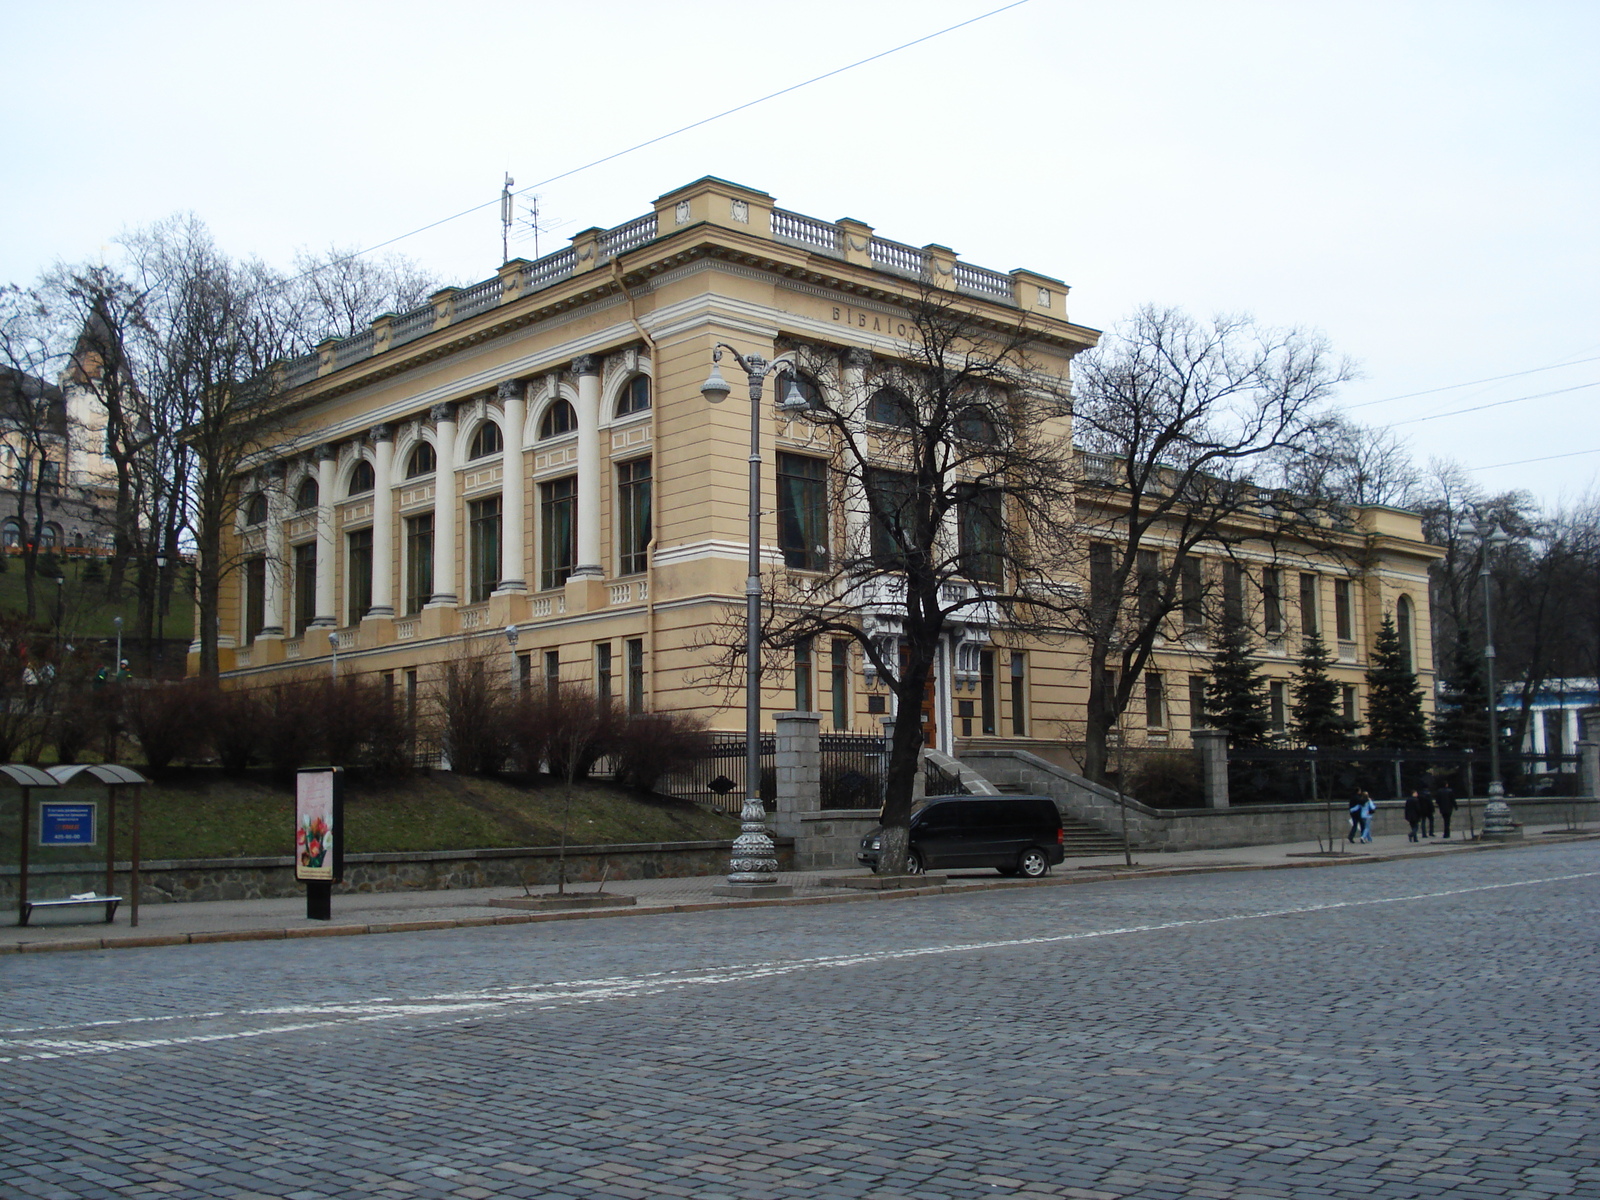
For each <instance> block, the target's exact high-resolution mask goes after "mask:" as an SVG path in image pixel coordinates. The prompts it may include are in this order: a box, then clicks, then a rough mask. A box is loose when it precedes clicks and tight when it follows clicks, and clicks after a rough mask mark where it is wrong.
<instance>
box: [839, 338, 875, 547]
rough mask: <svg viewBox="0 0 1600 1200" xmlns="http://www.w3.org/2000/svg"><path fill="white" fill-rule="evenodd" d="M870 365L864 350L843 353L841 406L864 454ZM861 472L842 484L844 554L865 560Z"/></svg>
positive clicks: (864, 499)
mask: <svg viewBox="0 0 1600 1200" xmlns="http://www.w3.org/2000/svg"><path fill="white" fill-rule="evenodd" d="M871 365H872V355H871V354H870V353H869V352H868V351H866V350H859V349H850V350H846V351H845V352H844V403H845V411H847V412H849V413H852V414H854V415H853V416H852V417H851V418H850V435H851V437H853V438H855V439H856V443H857V445H859V446H861V447H862V452H863V453H865V452H866V437H867V368H868V367H869V366H871ZM863 475H864V472H862V471H861V470H859V469H858V470H855V471H852V472H851V474H850V476H849V477H848V478H847V480H846V482H845V488H844V491H845V495H844V552H845V554H846V555H847V556H848V555H860V556H862V557H865V556H866V554H867V551H868V549H869V547H868V545H867V537H868V534H867V525H868V509H867V497H866V495H865V492H864V491H863V489H864V488H865V486H866V480H865V478H864V477H863Z"/></svg>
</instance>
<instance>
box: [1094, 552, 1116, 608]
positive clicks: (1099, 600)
mask: <svg viewBox="0 0 1600 1200" xmlns="http://www.w3.org/2000/svg"><path fill="white" fill-rule="evenodd" d="M1112 572H1113V567H1112V562H1111V547H1110V545H1108V544H1107V543H1105V542H1095V543H1094V544H1093V545H1091V546H1090V547H1089V606H1090V608H1091V609H1092V610H1093V612H1094V616H1095V619H1097V620H1099V619H1103V618H1104V617H1105V616H1106V615H1107V614H1108V613H1110V612H1112V611H1114V610H1115V609H1116V607H1117V597H1116V595H1115V584H1114V582H1113V574H1112Z"/></svg>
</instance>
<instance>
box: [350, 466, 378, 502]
mask: <svg viewBox="0 0 1600 1200" xmlns="http://www.w3.org/2000/svg"><path fill="white" fill-rule="evenodd" d="M377 483H378V477H377V475H376V474H374V472H373V470H372V464H371V463H369V462H368V461H367V460H366V459H362V460H361V461H360V462H358V463H357V464H356V469H355V470H354V471H351V472H350V487H349V489H348V490H347V491H346V492H345V495H346V496H359V495H361V493H362V492H370V491H371V490H372V489H373V488H374V487H376V486H377Z"/></svg>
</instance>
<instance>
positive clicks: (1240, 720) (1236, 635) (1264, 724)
mask: <svg viewBox="0 0 1600 1200" xmlns="http://www.w3.org/2000/svg"><path fill="white" fill-rule="evenodd" d="M1250 651H1251V645H1250V635H1249V633H1248V632H1247V631H1246V629H1245V627H1244V625H1243V623H1242V622H1239V621H1227V622H1224V623H1223V625H1222V626H1221V628H1220V629H1219V630H1218V631H1217V639H1216V655H1215V656H1214V657H1213V658H1212V660H1211V673H1210V676H1209V678H1207V680H1206V720H1207V721H1208V722H1209V723H1210V725H1211V727H1212V728H1213V729H1221V730H1224V731H1225V732H1226V733H1227V735H1228V744H1229V745H1230V746H1232V747H1234V748H1236V749H1243V748H1245V747H1248V746H1264V745H1266V744H1267V743H1268V742H1269V741H1271V740H1272V723H1271V718H1270V717H1269V715H1268V713H1267V698H1266V694H1265V689H1264V687H1263V686H1262V680H1261V677H1260V675H1258V674H1257V673H1256V663H1255V659H1254V657H1253V656H1252V655H1251V653H1250Z"/></svg>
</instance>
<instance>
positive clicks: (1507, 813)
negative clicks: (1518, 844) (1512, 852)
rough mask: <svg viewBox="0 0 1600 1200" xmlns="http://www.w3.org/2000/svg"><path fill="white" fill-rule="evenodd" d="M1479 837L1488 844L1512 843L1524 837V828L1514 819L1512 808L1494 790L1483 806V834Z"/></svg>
mask: <svg viewBox="0 0 1600 1200" xmlns="http://www.w3.org/2000/svg"><path fill="white" fill-rule="evenodd" d="M1479 837H1480V838H1481V839H1482V840H1483V841H1486V842H1510V841H1516V840H1517V839H1519V838H1521V837H1522V826H1520V825H1518V824H1517V822H1516V819H1515V818H1514V817H1512V815H1511V806H1510V805H1509V804H1507V803H1506V802H1505V801H1504V800H1503V799H1502V798H1501V794H1500V793H1499V792H1497V791H1496V790H1494V789H1491V790H1490V793H1489V802H1488V803H1487V804H1485V805H1484V806H1483V833H1482V834H1480V835H1479Z"/></svg>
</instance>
